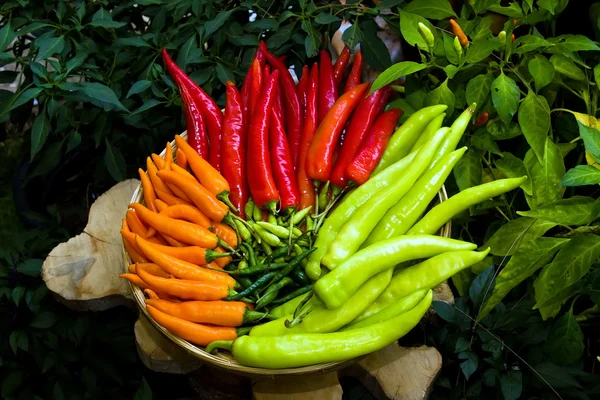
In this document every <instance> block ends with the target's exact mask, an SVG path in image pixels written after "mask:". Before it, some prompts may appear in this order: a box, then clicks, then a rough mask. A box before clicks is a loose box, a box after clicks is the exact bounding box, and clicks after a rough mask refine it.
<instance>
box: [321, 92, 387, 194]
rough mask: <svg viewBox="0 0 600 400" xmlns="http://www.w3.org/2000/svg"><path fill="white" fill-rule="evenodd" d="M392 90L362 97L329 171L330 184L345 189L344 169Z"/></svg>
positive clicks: (357, 150)
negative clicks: (331, 169)
mask: <svg viewBox="0 0 600 400" xmlns="http://www.w3.org/2000/svg"><path fill="white" fill-rule="evenodd" d="M393 91H394V90H393V89H392V88H389V87H386V88H381V89H379V90H376V91H375V92H373V93H371V94H370V95H368V96H366V97H363V98H362V99H361V100H360V103H358V106H357V107H356V110H355V111H354V113H353V114H352V117H351V118H350V122H349V123H348V127H347V128H346V135H345V136H344V143H343V145H342V148H341V149H340V153H339V155H338V158H337V160H336V161H335V166H334V167H333V171H331V177H330V180H331V183H333V184H334V185H336V186H337V187H339V188H345V187H346V184H347V183H348V182H347V180H346V177H345V174H344V172H345V170H346V167H347V166H348V165H349V164H350V163H351V162H352V160H353V159H354V156H355V155H356V153H358V152H359V150H360V149H361V147H362V144H363V142H364V140H365V137H366V136H367V133H368V131H369V129H370V128H371V126H372V125H373V123H374V122H375V119H376V118H377V117H378V116H379V114H381V112H382V111H383V109H384V107H385V103H386V102H387V100H388V99H389V97H390V96H391V95H392V93H393Z"/></svg>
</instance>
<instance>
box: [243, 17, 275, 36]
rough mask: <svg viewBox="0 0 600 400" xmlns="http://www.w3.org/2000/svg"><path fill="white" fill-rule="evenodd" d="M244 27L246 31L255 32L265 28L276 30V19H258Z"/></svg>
mask: <svg viewBox="0 0 600 400" xmlns="http://www.w3.org/2000/svg"><path fill="white" fill-rule="evenodd" d="M244 29H245V30H246V31H248V32H256V33H258V32H262V31H266V30H270V31H274V30H277V21H276V20H274V19H259V20H256V21H252V22H249V23H247V24H246V26H244Z"/></svg>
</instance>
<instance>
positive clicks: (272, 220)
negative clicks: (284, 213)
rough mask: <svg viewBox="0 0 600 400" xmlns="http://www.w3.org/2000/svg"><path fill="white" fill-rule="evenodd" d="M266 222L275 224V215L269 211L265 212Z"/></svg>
mask: <svg viewBox="0 0 600 400" xmlns="http://www.w3.org/2000/svg"><path fill="white" fill-rule="evenodd" d="M267 222H268V223H270V224H273V225H277V217H276V216H274V215H273V214H271V213H268V214H267Z"/></svg>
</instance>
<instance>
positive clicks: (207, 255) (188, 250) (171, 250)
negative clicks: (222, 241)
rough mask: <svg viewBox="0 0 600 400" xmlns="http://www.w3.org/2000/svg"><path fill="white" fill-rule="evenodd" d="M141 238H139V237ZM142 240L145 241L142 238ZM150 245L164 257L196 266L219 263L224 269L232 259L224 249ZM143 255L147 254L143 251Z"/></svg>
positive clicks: (149, 243)
mask: <svg viewBox="0 0 600 400" xmlns="http://www.w3.org/2000/svg"><path fill="white" fill-rule="evenodd" d="M138 237H139V236H138ZM140 240H144V239H143V238H140ZM147 243H148V245H149V246H150V247H152V248H154V249H155V250H157V251H159V252H161V253H162V254H164V255H167V256H170V257H174V258H177V259H178V260H181V261H185V262H188V263H191V264H194V265H206V264H210V263H211V262H213V261H216V262H217V265H219V266H220V267H224V266H225V265H227V264H229V262H230V261H231V257H230V254H229V253H225V252H224V251H223V250H222V249H221V250H219V249H218V248H217V250H210V249H204V248H202V247H198V246H186V247H171V246H163V245H160V244H156V243H151V242H147ZM142 252H143V254H146V253H145V252H144V251H143V249H142Z"/></svg>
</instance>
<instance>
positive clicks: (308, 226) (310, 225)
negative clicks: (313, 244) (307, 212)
mask: <svg viewBox="0 0 600 400" xmlns="http://www.w3.org/2000/svg"><path fill="white" fill-rule="evenodd" d="M314 227H315V220H314V219H312V218H311V217H308V218H306V230H307V231H308V232H310V231H312V230H313V228H314Z"/></svg>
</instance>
